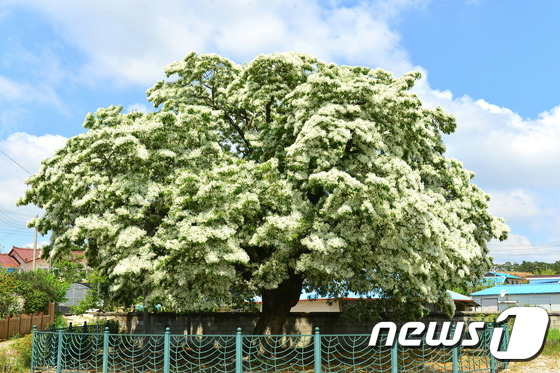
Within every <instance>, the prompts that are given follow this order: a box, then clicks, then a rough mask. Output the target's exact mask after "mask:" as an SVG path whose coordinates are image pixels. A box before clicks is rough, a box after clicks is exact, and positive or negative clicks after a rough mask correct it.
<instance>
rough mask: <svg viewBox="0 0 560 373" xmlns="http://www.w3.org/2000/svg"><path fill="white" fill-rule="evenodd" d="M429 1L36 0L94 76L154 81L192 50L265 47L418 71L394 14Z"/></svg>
mask: <svg viewBox="0 0 560 373" xmlns="http://www.w3.org/2000/svg"><path fill="white" fill-rule="evenodd" d="M426 2H427V1H420V2H418V1H397V2H391V1H376V2H373V3H372V4H368V3H358V4H356V5H352V6H342V5H340V4H338V3H337V2H334V3H333V4H331V6H330V7H324V4H320V2H319V1H306V2H295V1H294V2H286V1H281V0H273V1H266V2H265V1H247V0H236V1H233V0H232V1H206V2H195V1H184V2H177V1H172V0H164V1H160V2H158V4H157V6H156V5H154V3H153V2H147V1H133V0H123V1H118V2H114V1H109V0H100V1H96V2H82V1H72V0H56V1H55V0H29V1H26V2H25V4H24V5H22V4H21V3H19V2H15V1H14V2H12V4H13V5H15V6H26V7H28V8H30V9H32V10H34V11H39V12H41V13H43V14H45V15H46V16H47V17H48V19H49V20H50V22H51V24H52V25H53V28H54V29H55V30H56V32H57V33H58V34H59V35H60V36H61V37H63V38H64V39H65V40H66V41H67V42H68V43H70V44H71V45H73V46H75V47H77V48H79V49H80V50H81V51H82V52H83V53H85V54H86V55H87V56H88V58H89V62H87V64H86V65H85V66H83V71H82V72H83V74H84V76H85V77H87V79H90V80H92V81H93V80H95V79H97V78H99V77H102V78H111V79H114V80H115V81H117V82H119V83H130V82H132V83H139V84H142V85H151V84H153V83H154V82H155V81H157V80H158V79H161V78H162V77H163V74H162V67H163V66H164V65H166V64H168V63H170V62H172V61H174V60H177V59H181V58H182V57H183V56H184V55H186V54H187V53H189V52H190V51H196V52H217V53H220V54H223V55H225V56H227V57H230V58H232V59H235V60H236V61H237V62H246V61H249V60H251V59H253V58H254V57H255V55H257V54H260V53H269V52H276V51H285V50H298V51H301V52H306V53H311V54H314V55H316V56H318V57H319V58H322V59H325V60H327V61H332V60H335V59H336V60H337V61H342V62H345V63H352V64H365V65H368V66H380V67H385V68H388V69H389V68H390V69H391V71H393V72H394V73H395V74H397V75H400V74H402V73H404V72H406V71H408V70H410V69H411V68H412V67H413V65H412V64H411V63H410V61H409V58H408V55H407V53H406V51H405V50H404V49H403V48H402V47H401V46H400V44H399V40H400V39H399V35H398V34H397V33H395V32H394V31H392V30H391V29H390V27H389V26H388V23H387V22H388V20H390V19H391V18H393V17H396V16H397V15H398V14H399V12H400V11H402V10H403V9H408V8H417V7H421V6H423V5H424V4H425V3H426Z"/></svg>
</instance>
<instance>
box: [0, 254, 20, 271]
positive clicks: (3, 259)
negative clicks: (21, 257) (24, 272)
mask: <svg viewBox="0 0 560 373" xmlns="http://www.w3.org/2000/svg"><path fill="white" fill-rule="evenodd" d="M0 266H2V267H4V268H14V267H19V263H18V262H17V261H16V260H15V259H14V258H12V257H11V256H10V255H9V254H0Z"/></svg>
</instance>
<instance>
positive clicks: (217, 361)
mask: <svg viewBox="0 0 560 373" xmlns="http://www.w3.org/2000/svg"><path fill="white" fill-rule="evenodd" d="M235 349H236V346H235V336H231V335H227V336H225V335H194V336H193V335H184V336H171V337H170V372H200V373H228V372H235V356H236V355H235V352H236V350H235Z"/></svg>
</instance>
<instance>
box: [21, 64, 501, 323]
mask: <svg viewBox="0 0 560 373" xmlns="http://www.w3.org/2000/svg"><path fill="white" fill-rule="evenodd" d="M165 72H166V74H167V76H168V78H169V79H167V80H165V81H160V82H158V83H156V84H155V85H154V86H153V87H152V88H150V89H149V90H148V92H147V93H148V100H149V101H151V102H152V103H153V104H154V106H155V107H156V108H157V109H158V110H157V111H155V112H152V113H140V112H131V113H123V111H122V108H121V107H116V106H111V107H109V108H106V109H99V110H98V111H97V112H96V113H95V114H88V115H87V117H86V119H85V123H84V127H85V128H86V132H85V133H83V134H80V135H78V136H75V137H73V138H71V139H69V140H68V142H67V144H66V146H65V147H63V148H62V149H60V150H59V151H58V152H56V154H55V155H54V156H52V157H51V158H49V159H47V160H45V161H43V163H42V167H41V169H40V171H39V172H38V173H37V174H36V175H34V176H32V177H30V178H29V179H28V180H27V183H28V184H29V186H30V189H29V190H28V191H27V192H26V194H25V196H24V197H23V198H22V199H21V200H20V201H19V203H20V204H30V203H33V204H35V205H37V206H39V207H42V208H43V209H44V210H45V213H44V215H43V216H41V217H39V218H37V219H34V220H32V222H31V223H30V224H31V225H32V226H36V227H37V228H38V229H39V231H40V232H41V233H46V232H48V231H51V232H52V243H51V245H50V246H49V247H47V248H45V249H44V253H45V255H51V256H57V255H59V254H60V253H62V252H64V251H65V250H68V248H69V247H71V246H72V245H78V246H80V247H83V248H84V249H85V255H86V257H87V258H88V260H89V261H90V263H91V265H94V266H96V267H97V268H99V269H100V270H101V274H102V275H105V276H107V277H108V278H109V279H110V280H111V281H112V283H113V287H112V291H113V294H114V296H115V297H120V298H121V299H127V298H130V297H133V296H137V295H142V294H148V295H149V296H151V297H159V298H160V299H164V300H165V302H166V303H167V305H168V306H170V307H172V308H174V309H177V310H197V309H205V308H208V307H212V306H215V305H219V304H223V303H224V302H227V301H228V300H230V299H231V298H232V297H233V296H235V294H243V293H245V292H247V291H249V292H252V293H254V294H257V295H260V296H262V299H263V312H262V315H261V318H260V321H259V324H258V325H257V329H256V331H257V332H279V331H280V330H281V326H282V324H283V321H284V319H285V316H286V315H287V312H289V309H290V307H291V306H293V305H295V303H296V302H297V300H298V299H299V295H300V293H301V290H302V287H304V288H306V289H308V290H315V291H317V292H318V293H320V294H323V295H342V294H344V293H345V292H347V291H353V292H358V293H368V292H376V293H377V294H379V295H381V296H384V297H390V298H391V299H392V300H394V301H396V302H398V303H399V304H403V305H404V304H406V307H407V309H410V310H413V311H416V314H417V315H419V314H421V312H422V307H421V303H422V301H428V302H432V303H437V304H441V305H443V306H445V307H446V308H447V309H448V310H449V309H450V308H451V307H452V302H451V301H450V299H449V298H448V297H447V296H446V295H445V290H446V289H447V288H452V287H456V286H460V285H461V284H463V283H465V281H469V280H472V279H474V278H476V277H479V276H481V275H482V274H483V273H484V272H485V271H487V270H488V269H489V266H490V263H491V260H490V259H489V258H488V257H487V254H488V248H487V242H488V241H489V240H490V239H492V238H500V239H503V238H505V235H506V232H507V227H506V226H505V224H504V223H503V221H502V220H501V219H498V218H495V217H494V216H492V215H491V214H490V213H489V211H488V209H487V202H488V199H489V197H488V196H487V195H486V194H485V193H484V192H482V191H481V190H480V189H479V188H478V187H477V186H476V185H474V184H473V183H472V182H471V179H472V177H473V175H474V174H473V173H472V172H470V171H467V170H465V169H463V167H462V164H461V163H460V162H459V161H457V160H453V159H448V158H446V157H445V156H444V152H445V146H444V143H443V141H442V134H444V133H445V134H449V133H452V132H453V131H454V129H455V127H456V123H455V119H454V118H453V116H451V115H449V114H447V113H445V112H444V111H443V110H442V109H441V108H437V109H428V108H426V107H423V106H422V103H421V101H420V100H419V99H418V97H417V96H416V95H415V94H413V93H411V92H410V88H412V86H413V85H414V82H415V81H416V80H417V79H418V78H419V77H420V75H419V74H418V73H410V74H406V75H404V76H402V77H400V78H395V77H394V76H393V75H392V74H390V73H389V72H387V71H384V70H382V69H371V68H368V67H356V66H338V65H335V64H330V63H324V62H321V61H319V60H318V59H316V58H314V57H312V56H308V55H303V54H299V53H278V54H271V55H261V56H258V57H257V58H255V59H254V60H253V61H251V62H250V63H248V64H244V65H238V64H235V63H234V62H232V61H230V60H228V59H226V58H223V57H221V56H218V55H214V54H206V55H197V54H194V53H191V54H189V55H187V56H186V57H185V58H184V59H183V60H182V61H178V62H175V63H172V64H171V65H169V66H167V67H166V68H165Z"/></svg>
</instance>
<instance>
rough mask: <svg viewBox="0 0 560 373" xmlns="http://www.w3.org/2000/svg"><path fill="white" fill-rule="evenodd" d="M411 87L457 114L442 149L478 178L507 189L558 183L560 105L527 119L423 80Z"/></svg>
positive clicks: (426, 100)
mask: <svg viewBox="0 0 560 373" xmlns="http://www.w3.org/2000/svg"><path fill="white" fill-rule="evenodd" d="M416 92H417V93H418V94H419V96H420V98H421V99H422V101H423V102H424V103H425V104H426V105H427V106H431V107H434V106H437V105H439V106H442V107H443V108H444V109H446V110H447V111H448V112H450V113H453V114H454V115H455V116H456V118H457V122H458V128H457V131H456V132H455V133H454V134H452V135H451V136H446V139H445V141H446V145H447V148H448V153H447V154H448V155H449V156H451V157H455V158H458V159H460V160H461V161H462V162H464V164H465V166H466V167H467V168H469V169H471V170H473V171H475V172H476V174H477V177H476V180H477V182H480V183H482V184H483V185H485V186H486V187H491V188H508V189H511V188H512V187H522V188H530V187H552V186H556V185H558V184H560V173H559V172H557V170H558V168H559V166H560V162H559V160H560V106H558V107H555V108H553V109H551V110H550V111H548V112H544V113H542V114H540V115H539V117H538V118H537V119H533V120H528V119H523V118H521V117H520V116H519V115H517V114H516V113H514V112H512V111H511V110H510V109H507V108H501V107H498V106H496V105H492V104H490V103H488V102H486V101H484V100H473V99H472V98H470V97H468V96H463V97H459V98H454V97H453V95H452V94H451V93H450V92H448V91H445V92H441V91H436V90H432V89H431V88H430V87H429V84H428V82H427V79H422V81H420V82H419V84H418V87H416Z"/></svg>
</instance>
